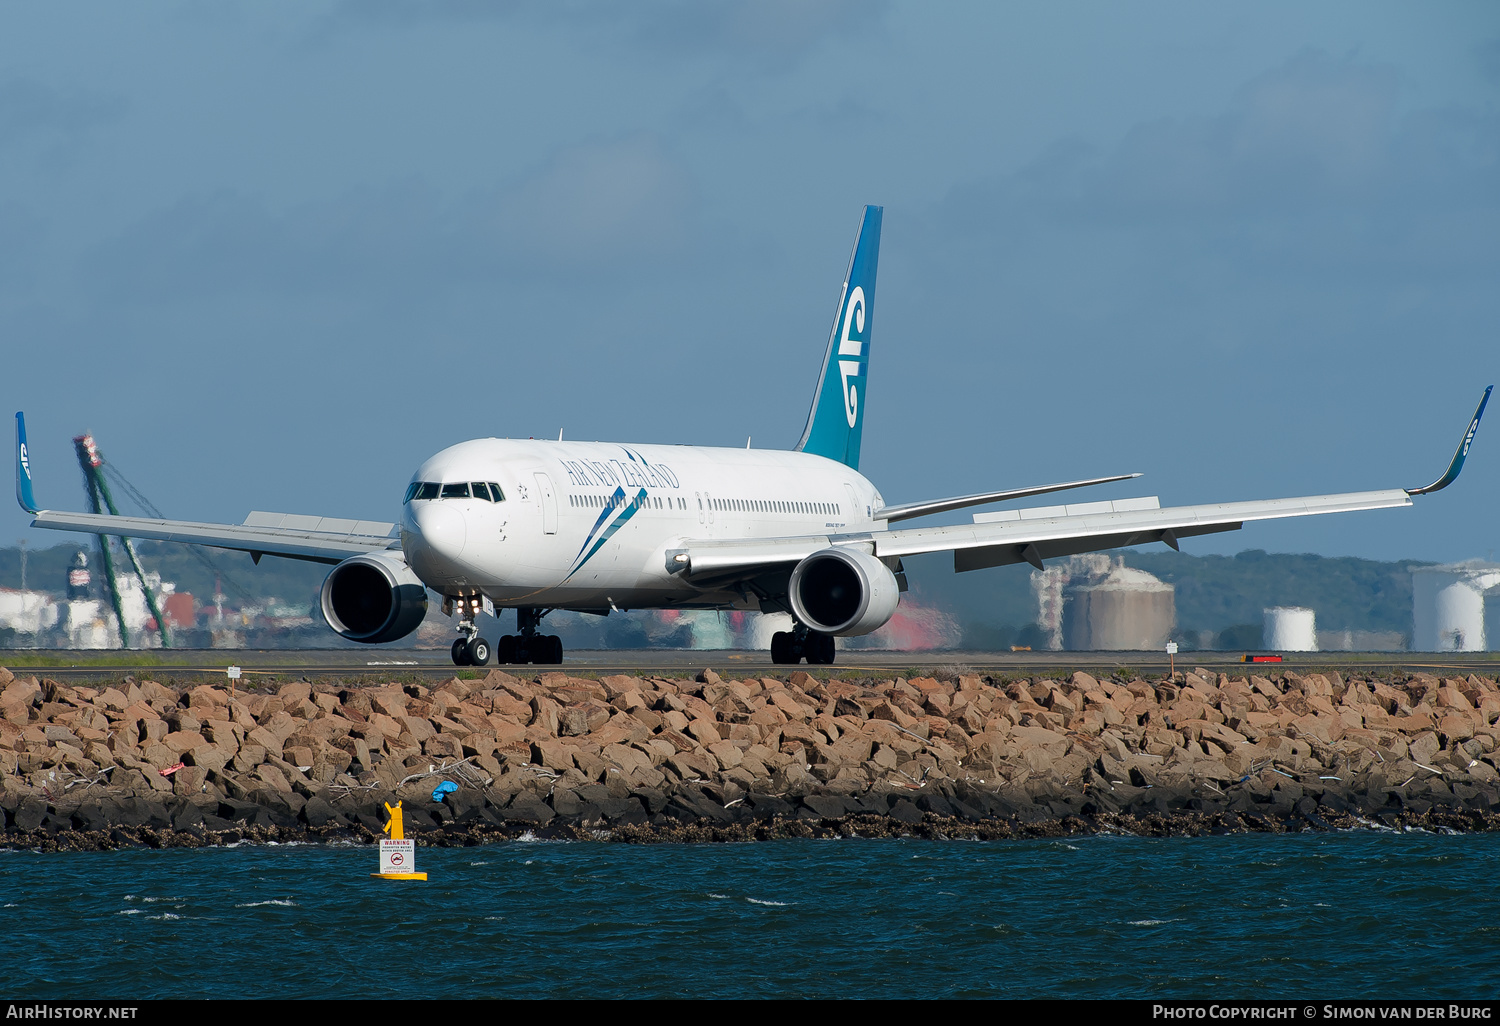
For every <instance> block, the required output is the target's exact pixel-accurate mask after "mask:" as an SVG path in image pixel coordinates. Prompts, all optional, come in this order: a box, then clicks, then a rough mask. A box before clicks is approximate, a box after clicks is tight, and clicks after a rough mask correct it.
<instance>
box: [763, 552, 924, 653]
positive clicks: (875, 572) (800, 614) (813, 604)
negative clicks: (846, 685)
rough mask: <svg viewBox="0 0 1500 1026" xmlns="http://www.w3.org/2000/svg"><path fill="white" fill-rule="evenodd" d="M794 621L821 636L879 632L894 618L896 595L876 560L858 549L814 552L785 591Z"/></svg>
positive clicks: (891, 581)
mask: <svg viewBox="0 0 1500 1026" xmlns="http://www.w3.org/2000/svg"><path fill="white" fill-rule="evenodd" d="M788 590H789V592H790V596H789V597H790V598H791V602H792V612H793V613H795V614H796V616H797V619H798V620H800V621H801V622H802V623H804V624H806V625H807V626H808V627H811V628H812V629H813V630H815V631H818V632H819V633H821V634H837V635H840V636H842V637H848V636H850V635H855V634H869V633H870V632H871V631H874V630H879V629H880V628H881V627H882V626H884V625H885V623H886V621H887V620H889V619H890V618H891V617H893V616H895V615H896V603H898V602H899V601H901V589H900V586H899V585H897V583H896V575H895V574H893V573H891V571H890V568H889V567H887V566H886V565H885V564H884V563H882V562H881V561H880V560H878V559H876V558H875V557H874V556H872V555H870V554H869V553H866V552H861V551H859V550H858V549H820V550H819V551H817V552H814V553H813V554H812V555H810V556H808V557H807V558H806V559H804V560H803V561H802V562H800V563H798V564H797V568H796V569H795V570H793V571H792V580H791V586H790V588H789V589H788Z"/></svg>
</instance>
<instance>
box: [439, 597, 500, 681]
mask: <svg viewBox="0 0 1500 1026" xmlns="http://www.w3.org/2000/svg"><path fill="white" fill-rule="evenodd" d="M450 601H451V602H453V603H454V604H455V605H456V606H457V607H458V609H459V621H458V629H459V632H460V633H461V634H463V637H461V638H459V639H458V640H456V641H455V642H453V648H452V652H451V654H452V656H453V665H455V666H484V665H486V664H488V663H489V661H490V643H489V642H488V641H485V640H484V639H483V638H481V637H480V636H479V628H478V627H476V626H474V617H476V616H478V615H479V610H480V607H481V606H482V604H483V601H484V600H483V599H480V598H461V599H451V600H450ZM445 611H446V609H445Z"/></svg>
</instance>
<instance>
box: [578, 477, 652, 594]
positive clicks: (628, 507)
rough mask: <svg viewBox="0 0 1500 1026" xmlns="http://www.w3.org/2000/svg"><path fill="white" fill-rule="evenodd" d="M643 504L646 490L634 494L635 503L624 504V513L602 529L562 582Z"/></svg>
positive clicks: (591, 557)
mask: <svg viewBox="0 0 1500 1026" xmlns="http://www.w3.org/2000/svg"><path fill="white" fill-rule="evenodd" d="M616 491H617V492H619V493H620V494H622V495H623V494H624V492H623V490H622V489H618V488H617V489H616ZM645 502H646V489H644V488H642V489H641V490H640V491H639V492H637V493H636V496H635V501H634V502H627V503H626V504H625V509H624V511H623V512H621V514H620V515H619V516H618V517H616V518H615V519H614V522H613V523H611V524H610V525H609V526H608V527H607V528H605V529H604V533H603V534H602V535H600V536H599V540H598V541H596V542H594V547H593V548H591V549H589V552H588V555H586V556H584V557H583V559H581V560H579V562H578V565H577V566H575V567H573V569H572V570H569V571H568V576H567V577H564V578H563V580H564V581H566V580H568V578H570V577H572V576H573V575H574V574H576V573H577V572H578V571H580V570H582V569H583V565H584V564H585V563H587V562H588V561H589V560H590V559H593V558H594V553H596V552H598V551H599V549H600V548H601V547H602V546H603V545H604V543H605V542H607V541H609V540H610V539H611V538H613V537H614V534H615V532H616V531H618V530H619V529H620V528H622V527H624V526H625V524H626V523H627V522H628V521H629V520H630V518H631V517H633V516H635V515H636V513H637V512H638V511H639V510H640V508H641V507H642V506H643V505H644V504H645ZM584 544H585V545H587V544H588V542H584Z"/></svg>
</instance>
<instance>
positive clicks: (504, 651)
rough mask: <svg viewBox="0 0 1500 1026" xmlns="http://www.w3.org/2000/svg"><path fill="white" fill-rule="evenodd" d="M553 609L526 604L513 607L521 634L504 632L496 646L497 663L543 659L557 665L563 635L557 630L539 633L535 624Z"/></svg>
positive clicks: (559, 661) (559, 658) (559, 660)
mask: <svg viewBox="0 0 1500 1026" xmlns="http://www.w3.org/2000/svg"><path fill="white" fill-rule="evenodd" d="M550 612H552V610H550V609H538V608H537V607H535V606H526V607H522V608H520V609H517V610H516V626H517V628H518V629H519V630H520V632H521V633H520V634H507V635H505V637H503V638H501V639H500V644H499V645H497V646H496V648H495V661H496V662H498V663H542V664H552V665H556V664H558V663H561V662H562V661H563V644H562V638H559V637H558V636H557V635H556V634H542V633H541V632H540V631H539V630H538V628H539V627H541V625H542V617H544V616H546V615H547V614H548V613H550Z"/></svg>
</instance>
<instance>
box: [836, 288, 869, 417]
mask: <svg viewBox="0 0 1500 1026" xmlns="http://www.w3.org/2000/svg"><path fill="white" fill-rule="evenodd" d="M864 331H865V290H864V289H862V288H860V287H859V286H858V285H856V286H854V291H853V292H851V293H850V294H849V303H848V305H847V306H846V307H844V333H843V337H842V338H841V339H839V356H841V357H844V356H852V357H854V359H852V360H843V359H841V360H839V377H840V378H842V379H843V383H844V417H845V419H847V420H848V421H849V426H850V427H853V426H854V422H855V421H857V420H858V419H859V391H858V390H857V389H856V388H855V387H854V382H853V381H851V380H849V379H850V378H857V377H859V365H860V359H859V358H860V356H861V355H863V354H862V350H863V348H864V343H863V342H861V341H860V340H859V339H857V338H850V337H849V336H850V334H851V333H853V332H858V333H860V334H861V335H862V334H864Z"/></svg>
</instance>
